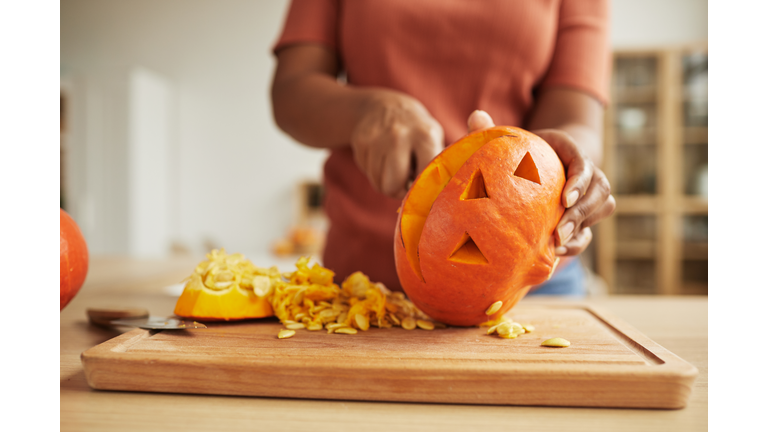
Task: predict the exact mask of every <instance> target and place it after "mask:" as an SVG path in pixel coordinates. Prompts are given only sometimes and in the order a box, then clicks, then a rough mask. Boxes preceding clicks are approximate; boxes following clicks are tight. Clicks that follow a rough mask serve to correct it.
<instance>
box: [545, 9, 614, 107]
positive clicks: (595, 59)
mask: <svg viewBox="0 0 768 432" xmlns="http://www.w3.org/2000/svg"><path fill="white" fill-rule="evenodd" d="M609 12H610V11H609V1H608V0H563V1H562V3H561V5H560V16H559V19H558V30H557V40H556V42H555V50H554V53H553V56H552V62H551V63H550V66H549V69H548V71H547V73H546V75H545V77H544V79H543V80H542V82H541V84H540V85H539V88H547V87H560V86H563V87H571V88H575V89H578V90H582V91H584V92H587V93H589V94H591V95H592V96H594V97H595V98H597V99H598V100H599V101H600V102H601V103H603V104H606V103H607V102H608V99H609V84H610V74H611V52H610V45H609V40H608V28H609Z"/></svg>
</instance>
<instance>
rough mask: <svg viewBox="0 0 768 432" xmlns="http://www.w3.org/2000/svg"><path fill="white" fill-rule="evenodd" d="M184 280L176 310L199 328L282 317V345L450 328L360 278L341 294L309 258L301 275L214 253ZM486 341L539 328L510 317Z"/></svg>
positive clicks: (299, 266)
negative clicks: (299, 336)
mask: <svg viewBox="0 0 768 432" xmlns="http://www.w3.org/2000/svg"><path fill="white" fill-rule="evenodd" d="M206 257H207V260H205V261H202V262H201V263H200V264H198V265H197V267H196V268H195V271H194V272H193V273H192V275H190V277H189V278H187V280H186V285H185V287H184V292H183V293H182V294H181V296H180V297H179V300H178V301H177V303H176V308H175V310H174V313H175V314H176V315H178V316H181V317H185V318H191V319H196V320H201V321H231V320H242V319H252V318H263V317H268V316H273V315H274V316H276V317H277V318H278V319H279V320H280V322H281V323H282V324H283V325H284V326H285V328H284V329H282V330H280V332H279V333H278V337H279V338H281V339H285V338H289V337H292V336H294V335H295V334H296V330H307V331H321V330H325V331H326V332H327V333H328V334H356V333H357V332H358V331H367V330H368V329H369V328H371V327H378V328H382V329H385V328H392V327H402V328H403V329H406V330H414V329H416V328H419V329H423V330H434V329H443V328H446V325H445V324H443V323H440V322H437V321H435V320H433V319H431V318H430V317H429V316H427V315H426V314H424V313H423V312H422V311H420V310H419V309H418V308H417V307H416V306H415V305H414V304H413V303H412V302H411V301H410V300H408V299H407V298H406V297H405V295H404V294H403V293H401V292H392V291H390V290H389V289H387V288H386V287H385V286H384V285H383V284H381V283H375V282H371V281H370V279H369V278H368V277H367V276H366V275H364V274H363V273H362V272H356V273H353V274H351V275H349V276H348V277H347V278H346V279H345V280H344V281H343V282H342V284H341V286H339V285H337V284H335V283H334V282H333V277H334V273H333V271H331V270H329V269H327V268H324V267H322V266H321V265H319V264H317V263H315V264H314V265H312V266H311V267H310V260H309V258H308V257H302V258H299V260H298V261H297V262H296V270H295V271H293V272H287V273H281V272H280V271H279V270H278V269H277V267H271V268H263V267H258V266H255V265H254V264H253V263H251V261H249V260H248V259H246V258H245V257H244V256H243V255H242V254H239V253H235V254H227V253H226V251H225V250H224V249H220V250H213V251H211V252H210V253H209V254H207V255H206ZM480 326H484V327H489V329H488V332H487V333H488V334H496V335H498V336H500V337H503V338H508V339H509V338H515V337H517V336H518V335H520V334H524V333H526V332H530V331H531V330H533V327H531V326H528V325H525V326H524V325H521V324H519V323H515V322H512V321H511V320H509V319H508V318H506V317H501V318H500V319H497V320H493V321H488V322H485V323H483V324H480Z"/></svg>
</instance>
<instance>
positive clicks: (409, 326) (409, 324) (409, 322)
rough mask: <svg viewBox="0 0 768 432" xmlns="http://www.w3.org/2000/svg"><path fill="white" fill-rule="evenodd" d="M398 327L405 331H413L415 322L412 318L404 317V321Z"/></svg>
mask: <svg viewBox="0 0 768 432" xmlns="http://www.w3.org/2000/svg"><path fill="white" fill-rule="evenodd" d="M400 326H402V327H403V328H404V329H406V330H413V329H415V328H416V320H415V319H413V317H405V319H403V320H402V321H401V322H400Z"/></svg>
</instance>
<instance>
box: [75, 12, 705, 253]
mask: <svg viewBox="0 0 768 432" xmlns="http://www.w3.org/2000/svg"><path fill="white" fill-rule="evenodd" d="M287 6H288V1H286V0H269V1H267V0H262V1H256V0H251V1H243V0H218V1H212V0H131V1H117V0H63V1H62V2H61V82H62V98H63V99H62V103H63V105H62V107H63V117H62V118H63V121H62V206H63V207H64V208H65V209H66V210H67V211H69V212H70V213H71V214H72V216H73V217H74V218H75V220H76V221H78V223H79V224H80V226H81V228H82V230H83V232H84V235H85V237H86V240H87V241H88V244H89V247H90V249H91V252H92V253H93V254H94V255H109V254H118V255H132V256H136V257H152V256H165V255H167V254H170V253H172V252H173V251H176V252H187V253H193V254H196V255H202V254H203V253H204V252H206V251H207V250H209V249H210V248H211V247H219V246H223V247H226V248H227V250H228V251H230V252H235V251H239V252H243V253H246V254H251V255H253V254H257V255H265V256H266V255H267V252H268V250H269V248H270V245H271V244H272V243H273V242H274V241H275V240H277V239H279V238H281V237H282V236H284V235H285V233H286V231H287V230H288V229H289V228H290V227H291V226H293V225H295V224H296V223H297V218H298V217H299V214H298V211H299V210H298V206H297V191H298V189H297V188H298V184H299V183H301V182H302V181H305V180H314V181H317V180H319V179H320V175H321V169H322V162H323V160H324V158H325V152H324V151H320V150H313V149H309V148H306V147H302V146H300V145H298V144H297V143H295V142H294V141H292V139H291V138H289V137H288V136H286V135H285V134H283V133H282V132H281V131H280V130H278V129H277V127H276V126H275V124H274V122H273V120H272V114H271V109H270V101H269V86H270V80H271V75H272V71H273V67H274V63H275V62H274V58H273V57H272V55H271V52H270V49H271V46H272V44H273V42H274V41H275V39H276V37H277V35H278V32H279V31H280V28H281V26H282V22H283V18H284V14H285V12H286V8H287ZM612 19H613V21H612V36H611V41H612V45H613V46H614V48H617V49H624V48H634V47H642V48H648V47H650V48H654V47H665V46H674V45H680V44H687V43H691V42H701V41H706V40H707V1H706V0H614V1H613V10H612Z"/></svg>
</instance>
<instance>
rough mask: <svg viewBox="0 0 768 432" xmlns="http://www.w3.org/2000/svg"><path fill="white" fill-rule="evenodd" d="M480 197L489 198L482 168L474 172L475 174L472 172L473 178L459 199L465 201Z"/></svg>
mask: <svg viewBox="0 0 768 432" xmlns="http://www.w3.org/2000/svg"><path fill="white" fill-rule="evenodd" d="M480 198H488V191H487V190H486V189H485V179H484V178H483V173H482V172H481V171H480V170H477V171H475V172H474V174H472V178H470V179H469V184H468V185H467V188H466V189H464V192H463V193H462V194H461V196H460V197H459V199H461V200H462V201H464V200H473V199H480Z"/></svg>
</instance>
